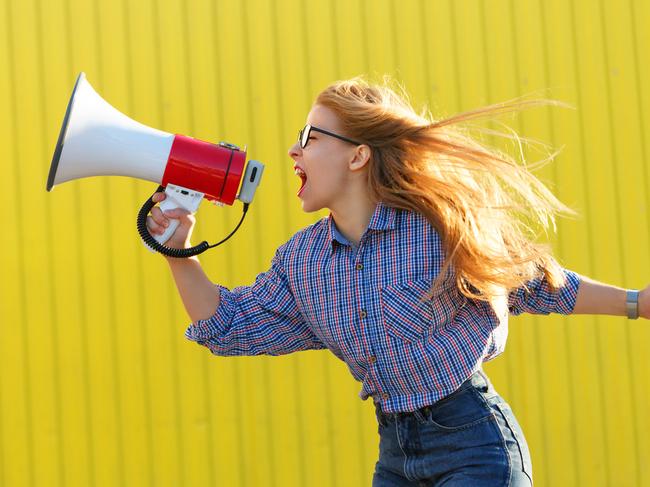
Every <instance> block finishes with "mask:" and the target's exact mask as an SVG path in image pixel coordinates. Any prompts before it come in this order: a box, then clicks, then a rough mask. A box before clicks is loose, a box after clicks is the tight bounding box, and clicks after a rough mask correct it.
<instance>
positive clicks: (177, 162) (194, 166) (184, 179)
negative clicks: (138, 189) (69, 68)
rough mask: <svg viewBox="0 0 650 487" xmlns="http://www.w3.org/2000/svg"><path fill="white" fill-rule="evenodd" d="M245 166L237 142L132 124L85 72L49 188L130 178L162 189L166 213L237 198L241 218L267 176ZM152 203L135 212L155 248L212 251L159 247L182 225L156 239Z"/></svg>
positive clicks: (185, 253)
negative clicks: (150, 221)
mask: <svg viewBox="0 0 650 487" xmlns="http://www.w3.org/2000/svg"><path fill="white" fill-rule="evenodd" d="M245 162H246V151H245V150H241V149H240V148H239V147H237V146H236V145H234V144H230V143H227V142H219V143H218V144H213V143H210V142H205V141H202V140H198V139H195V138H192V137H188V136H185V135H180V134H176V135H172V134H170V133H168V132H163V131H162V130H157V129H154V128H152V127H148V126H146V125H143V124H141V123H139V122H136V121H135V120H132V119H131V118H129V117H127V116H126V115H124V114H123V113H121V112H120V111H118V110H116V109H115V108H114V107H112V106H111V105H110V104H109V103H107V102H106V101H105V100H104V99H103V98H102V97H101V96H99V95H98V94H97V92H96V91H95V90H94V89H93V88H92V86H91V85H90V83H88V81H87V80H86V75H85V74H84V73H83V72H82V73H80V74H79V76H78V77H77V81H76V82H75V85H74V89H73V90H72V95H71V96H70V100H69V102H68V106H67V109H66V113H65V117H64V120H63V124H62V126H61V131H60V132H59V138H58V140H57V143H56V148H55V150H54V155H53V157H52V163H51V165H50V171H49V174H48V179H47V187H46V189H47V191H50V190H51V189H52V188H53V187H54V186H56V185H57V184H61V183H63V182H66V181H72V180H75V179H80V178H85V177H91V176H113V175H114V176H130V177H134V178H138V179H144V180H147V181H152V182H155V183H158V184H159V185H160V187H159V190H162V189H164V190H165V193H166V194H167V198H166V199H165V200H164V201H163V203H161V208H162V209H163V210H165V209H171V208H178V207H182V208H185V209H186V210H188V211H190V212H194V211H196V210H197V209H198V206H199V204H200V203H201V201H202V200H203V198H206V199H208V200H212V201H215V202H218V203H222V204H226V205H232V204H233V202H234V200H235V199H236V198H237V199H239V200H240V201H242V202H243V203H244V214H243V215H242V220H243V219H244V216H245V214H246V211H247V209H248V204H249V203H250V202H251V201H252V199H253V196H254V194H255V191H256V189H257V186H258V185H259V182H260V179H261V177H262V172H263V171H264V165H263V164H262V163H260V162H258V161H249V162H248V164H247V165H246V168H245V169H244V165H245ZM242 177H243V179H244V181H243V183H242V185H241V189H240V191H239V194H238V193H237V189H238V188H239V186H240V182H241V181H242ZM153 206H154V203H153V202H152V201H151V199H149V200H147V203H145V205H144V206H143V207H142V210H141V211H140V213H139V215H138V231H139V233H140V236H141V237H142V239H143V240H144V241H145V243H146V244H147V245H148V246H149V247H150V248H153V249H155V250H157V251H159V252H161V253H164V254H166V255H171V256H173V257H189V256H190V255H196V254H198V253H201V252H203V251H204V250H206V249H207V248H210V247H212V246H210V245H208V244H207V242H202V243H201V244H200V245H197V246H196V247H192V249H180V250H179V249H170V248H168V247H165V246H164V245H162V244H163V243H164V242H165V241H167V240H168V239H169V237H170V236H171V235H172V234H173V233H174V231H175V230H176V227H177V226H178V223H179V222H178V220H172V221H171V222H170V225H169V226H168V227H167V229H166V231H165V233H164V234H163V235H157V236H155V237H153V236H151V235H150V234H149V232H148V231H147V230H146V224H145V222H146V216H147V214H148V212H149V210H150V209H151V208H152V207H153ZM146 207H147V208H148V209H146V211H145V208H146ZM240 224H241V221H240ZM237 228H239V225H238V226H237ZM235 231H236V229H235ZM233 233H234V232H233ZM231 235H232V234H231ZM229 237H230V236H229ZM224 241H225V240H223V241H221V242H220V243H223V242H224ZM220 243H219V244H220ZM217 245H218V244H217Z"/></svg>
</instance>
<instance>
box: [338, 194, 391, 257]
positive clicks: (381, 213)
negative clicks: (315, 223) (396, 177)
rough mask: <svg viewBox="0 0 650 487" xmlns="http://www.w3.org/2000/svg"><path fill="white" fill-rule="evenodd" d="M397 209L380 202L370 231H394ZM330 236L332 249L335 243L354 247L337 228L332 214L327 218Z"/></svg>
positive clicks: (372, 219) (371, 219) (369, 225)
mask: <svg viewBox="0 0 650 487" xmlns="http://www.w3.org/2000/svg"><path fill="white" fill-rule="evenodd" d="M396 211H397V210H396V209H395V208H391V207H390V206H386V205H385V204H384V203H382V202H379V203H378V204H377V206H376V207H375V211H374V212H373V214H372V217H371V218H370V223H368V229H367V230H366V231H368V230H378V231H383V230H393V229H394V228H395V213H396ZM327 220H328V221H327V226H328V234H329V238H330V241H331V243H332V248H333V247H334V242H338V243H340V244H342V245H348V246H349V245H352V244H351V243H350V242H349V241H348V239H346V238H345V237H344V236H343V234H341V232H340V231H339V229H338V228H336V223H335V222H334V218H333V217H332V214H331V213H330V214H329V217H328V218H327Z"/></svg>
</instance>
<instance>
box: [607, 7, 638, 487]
mask: <svg viewBox="0 0 650 487" xmlns="http://www.w3.org/2000/svg"><path fill="white" fill-rule="evenodd" d="M598 8H599V13H600V15H599V16H600V31H601V33H602V47H603V49H602V51H603V61H604V65H603V78H604V80H605V87H606V93H605V96H606V100H607V118H606V120H607V125H608V126H609V139H610V141H611V143H610V151H611V153H610V160H611V161H618V154H617V153H618V143H617V133H616V125H615V124H614V122H613V121H614V107H613V99H612V98H613V96H612V84H611V81H610V76H611V69H610V60H609V52H608V49H607V46H608V43H609V38H608V34H607V23H606V22H605V9H604V7H603V0H600V1H599V2H598ZM612 175H613V177H614V182H613V185H612V186H613V189H614V201H613V204H614V205H615V215H616V216H617V218H615V225H616V240H617V247H618V248H619V252H618V254H617V256H616V258H617V260H618V267H619V269H621V275H622V278H623V283H624V284H625V285H626V284H627V283H628V282H629V281H628V277H627V271H626V268H625V264H624V262H625V259H624V258H623V255H622V252H623V250H624V246H623V238H624V237H623V229H622V218H621V216H622V213H623V209H622V208H621V206H622V201H621V194H620V187H621V186H620V177H619V174H618V170H617V169H616V166H614V168H613V170H612ZM630 333H631V332H630V327H629V326H626V327H625V328H624V330H623V334H624V335H625V348H626V350H625V352H624V353H623V356H624V357H625V362H626V369H627V373H628V374H629V378H630V380H629V384H630V390H628V394H629V398H630V407H631V408H632V418H633V421H632V423H633V424H638V420H637V418H638V412H637V407H636V402H635V401H634V397H635V394H634V388H635V385H636V380H635V379H636V374H635V370H634V367H633V365H632V363H631V360H630V350H631V349H632V347H631V345H630V342H631V336H630ZM632 437H633V439H634V452H635V453H636V454H635V455H634V466H635V468H634V471H635V473H636V477H637V478H636V481H637V482H638V481H639V479H640V478H641V460H640V459H639V434H638V429H637V428H632Z"/></svg>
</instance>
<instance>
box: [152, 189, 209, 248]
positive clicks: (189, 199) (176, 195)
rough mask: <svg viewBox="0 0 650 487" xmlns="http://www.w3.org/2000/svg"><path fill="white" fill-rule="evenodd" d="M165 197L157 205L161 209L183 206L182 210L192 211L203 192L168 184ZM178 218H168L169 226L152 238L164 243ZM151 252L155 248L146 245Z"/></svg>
mask: <svg viewBox="0 0 650 487" xmlns="http://www.w3.org/2000/svg"><path fill="white" fill-rule="evenodd" d="M165 196H166V197H165V199H164V200H163V201H162V202H161V203H160V204H159V205H158V206H159V207H160V209H161V210H162V211H168V210H174V209H176V208H183V209H184V210H187V211H189V212H190V213H194V212H195V211H196V210H198V208H199V205H200V204H201V201H202V200H203V196H204V194H203V193H200V192H198V191H193V190H191V189H187V188H183V187H182V186H176V185H174V184H168V185H167V187H166V188H165ZM179 224H180V220H178V219H176V218H170V219H169V226H168V227H167V228H166V229H165V231H164V232H163V233H162V234H161V235H154V236H153V237H154V239H155V240H156V241H157V242H158V243H159V244H161V245H162V244H164V243H165V242H166V241H167V240H169V239H170V238H171V236H172V235H173V234H174V232H175V231H176V229H177V228H178V225H179ZM147 248H149V249H150V250H151V251H152V252H155V250H153V249H151V248H150V247H148V246H147Z"/></svg>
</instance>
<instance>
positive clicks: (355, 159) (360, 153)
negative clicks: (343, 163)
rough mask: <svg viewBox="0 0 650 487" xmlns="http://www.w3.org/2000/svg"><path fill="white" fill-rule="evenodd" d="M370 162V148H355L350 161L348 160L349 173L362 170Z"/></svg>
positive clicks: (360, 146)
mask: <svg viewBox="0 0 650 487" xmlns="http://www.w3.org/2000/svg"><path fill="white" fill-rule="evenodd" d="M369 160H370V147H368V146H367V145H365V144H362V145H359V146H357V147H356V148H355V150H354V154H353V155H352V159H350V162H349V167H350V170H351V171H358V170H360V169H363V168H364V167H365V166H366V164H368V161H369Z"/></svg>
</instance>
